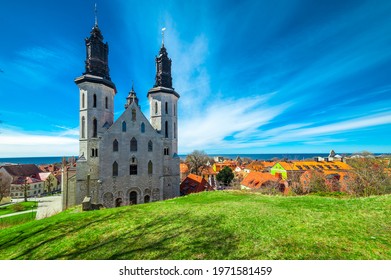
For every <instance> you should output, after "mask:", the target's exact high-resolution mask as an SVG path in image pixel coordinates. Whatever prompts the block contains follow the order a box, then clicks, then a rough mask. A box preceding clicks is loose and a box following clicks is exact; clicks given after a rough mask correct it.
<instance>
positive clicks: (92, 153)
mask: <svg viewBox="0 0 391 280" xmlns="http://www.w3.org/2000/svg"><path fill="white" fill-rule="evenodd" d="M91 157H95V149H93V148H91Z"/></svg>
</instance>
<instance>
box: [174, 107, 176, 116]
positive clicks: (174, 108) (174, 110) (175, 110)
mask: <svg viewBox="0 0 391 280" xmlns="http://www.w3.org/2000/svg"><path fill="white" fill-rule="evenodd" d="M175 115H176V110H175V104H174V116H175Z"/></svg>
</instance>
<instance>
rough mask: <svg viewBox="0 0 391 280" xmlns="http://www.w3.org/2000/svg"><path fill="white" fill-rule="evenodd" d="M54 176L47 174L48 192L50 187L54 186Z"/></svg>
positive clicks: (50, 189) (50, 190)
mask: <svg viewBox="0 0 391 280" xmlns="http://www.w3.org/2000/svg"><path fill="white" fill-rule="evenodd" d="M54 181H55V178H54V177H53V176H52V175H49V176H48V177H47V179H46V182H45V184H46V186H47V187H48V193H51V192H52V187H53V186H54Z"/></svg>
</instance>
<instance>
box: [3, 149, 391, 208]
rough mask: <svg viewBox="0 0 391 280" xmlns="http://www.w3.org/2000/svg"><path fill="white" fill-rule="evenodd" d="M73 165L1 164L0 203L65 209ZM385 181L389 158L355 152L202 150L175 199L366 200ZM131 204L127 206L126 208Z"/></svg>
mask: <svg viewBox="0 0 391 280" xmlns="http://www.w3.org/2000/svg"><path fill="white" fill-rule="evenodd" d="M76 166H77V160H76V158H75V157H71V158H67V159H66V158H63V160H62V162H59V163H52V164H44V165H35V164H12V163H9V164H4V165H2V166H0V198H1V202H0V204H9V203H11V202H15V201H20V200H25V201H28V200H37V198H40V197H45V196H53V195H57V196H62V197H61V199H62V203H61V205H62V210H65V209H66V208H68V207H67V204H66V200H67V199H68V198H67V197H64V187H65V186H66V181H67V180H69V178H70V177H72V176H74V174H75V172H76ZM365 176H366V177H365ZM390 176H391V156H390V155H376V156H375V155H373V154H370V153H361V154H355V155H351V156H341V155H339V154H337V153H335V152H334V151H333V150H332V151H330V154H329V155H328V156H326V157H325V156H316V157H313V158H307V159H302V160H290V159H287V158H282V159H280V158H273V159H269V160H253V159H250V158H246V157H240V156H237V157H236V158H227V157H224V156H213V157H211V156H208V155H207V154H206V153H205V152H203V151H194V152H193V153H190V154H189V155H187V156H186V158H182V159H181V162H180V186H179V189H180V190H179V192H180V195H181V196H184V195H188V194H191V193H197V192H203V191H220V190H242V191H250V192H260V193H265V194H274V195H276V194H279V195H303V194H308V193H312V192H325V193H335V194H345V195H355V196H368V195H373V194H382V193H387V192H388V191H389V190H390V187H389V186H390V183H391V180H390ZM363 184H368V185H369V184H370V185H371V187H370V188H369V187H368V186H362V185H363ZM377 184H378V185H379V186H378V188H376V185H377ZM382 187H383V188H384V190H383V189H382ZM65 194H66V195H68V196H69V193H67V192H65ZM147 202H149V201H144V203H147ZM137 203H138V201H132V202H131V203H130V204H137ZM123 205H124V204H123ZM116 206H120V205H116Z"/></svg>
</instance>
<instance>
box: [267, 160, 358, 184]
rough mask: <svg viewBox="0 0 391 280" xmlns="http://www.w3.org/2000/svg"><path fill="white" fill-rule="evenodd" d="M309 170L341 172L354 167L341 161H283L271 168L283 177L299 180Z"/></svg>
mask: <svg viewBox="0 0 391 280" xmlns="http://www.w3.org/2000/svg"><path fill="white" fill-rule="evenodd" d="M307 170H315V171H321V172H322V171H333V172H337V171H338V172H340V171H350V170H352V167H351V166H350V165H348V164H347V163H345V162H341V161H335V162H328V161H281V162H277V163H276V164H275V165H274V166H273V167H272V168H271V169H270V173H271V174H272V175H276V176H279V177H281V178H282V179H289V180H293V181H299V179H300V176H301V174H303V173H304V172H305V171H307Z"/></svg>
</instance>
